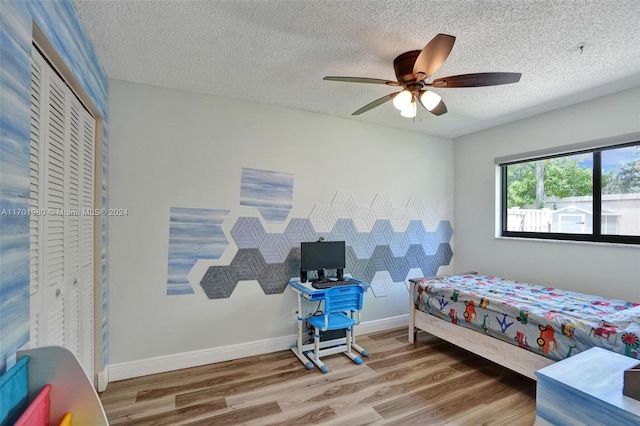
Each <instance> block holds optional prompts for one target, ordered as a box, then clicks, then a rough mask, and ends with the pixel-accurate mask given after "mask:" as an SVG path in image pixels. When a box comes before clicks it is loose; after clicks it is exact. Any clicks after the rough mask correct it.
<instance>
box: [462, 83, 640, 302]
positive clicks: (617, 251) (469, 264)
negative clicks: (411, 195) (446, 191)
mask: <svg viewBox="0 0 640 426" xmlns="http://www.w3.org/2000/svg"><path fill="white" fill-rule="evenodd" d="M638 131H640V87H635V88H632V89H629V90H626V91H623V92H618V93H615V94H612V95H608V96H604V97H601V98H597V99H594V100H590V101H588V102H584V103H580V104H577V105H574V106H571V107H567V108H562V109H559V110H556V111H552V112H549V113H545V114H541V115H538V116H535V117H532V118H528V119H525V120H520V121H517V122H514V123H511V124H508V125H504V126H500V127H496V128H492V129H488V130H485V131H482V132H478V133H474V134H470V135H466V136H463V137H460V138H458V139H456V140H455V141H454V157H455V190H454V194H455V197H454V206H455V214H454V221H455V224H456V228H455V238H456V252H455V253H456V268H457V269H459V270H469V269H471V270H477V271H479V272H483V273H488V274H494V275H497V276H501V277H504V278H513V279H518V280H523V281H527V282H531V283H535V284H543V285H547V286H551V287H560V288H564V289H567V290H576V291H581V292H585V293H592V294H596V295H601V296H605V297H612V298H622V299H626V300H633V301H640V247H638V246H633V247H631V246H621V245H617V246H616V245H610V244H595V243H591V244H585V243H571V242H549V241H531V240H526V241H522V240H513V239H501V238H496V237H495V236H496V226H495V222H496V207H495V206H496V167H495V164H494V159H495V158H497V157H502V156H507V155H513V154H518V153H524V152H529V151H535V150H538V149H545V148H550V147H555V146H562V145H569V144H573V143H580V142H585V141H590V140H596V139H601V138H608V137H614V136H617V135H624V134H629V133H634V132H638Z"/></svg>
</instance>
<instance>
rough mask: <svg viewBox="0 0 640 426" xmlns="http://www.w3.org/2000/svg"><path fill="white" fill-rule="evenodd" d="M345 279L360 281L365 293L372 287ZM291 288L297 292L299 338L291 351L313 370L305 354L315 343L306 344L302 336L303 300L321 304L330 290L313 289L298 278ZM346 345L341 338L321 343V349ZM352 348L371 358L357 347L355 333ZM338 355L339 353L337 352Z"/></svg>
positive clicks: (290, 282)
mask: <svg viewBox="0 0 640 426" xmlns="http://www.w3.org/2000/svg"><path fill="white" fill-rule="evenodd" d="M345 278H349V279H351V280H354V281H358V284H359V285H360V286H362V287H363V288H364V289H365V291H366V290H367V289H368V288H369V287H371V286H370V285H369V283H366V282H363V281H359V280H356V279H354V278H351V277H349V276H346V275H345ZM289 287H291V289H292V290H293V291H295V292H296V294H297V296H298V297H297V299H298V318H297V320H298V337H297V340H296V344H295V345H293V346H291V351H292V352H293V353H294V354H295V355H296V356H297V357H298V359H299V360H300V362H302V364H304V366H305V367H306V368H307V369H308V370H311V369H312V368H313V363H312V362H311V361H310V360H309V358H307V356H306V355H305V352H309V351H313V343H309V344H306V345H305V344H304V342H303V340H302V338H303V337H302V336H303V330H302V326H303V322H304V318H303V316H302V300H303V299H305V300H308V301H310V302H321V301H323V300H324V294H325V292H326V291H327V290H328V289H316V288H313V287H312V286H311V282H309V281H307V282H305V283H302V282H300V279H299V278H298V277H296V278H292V279H291V280H290V281H289ZM344 344H346V338H345V337H343V338H340V339H333V340H325V341H322V342H320V348H330V347H333V346H335V347H339V346H340V345H344ZM351 347H352V348H353V349H355V350H356V351H358V352H360V355H362V356H363V357H368V356H369V352H368V351H367V350H366V349H364V348H362V346H360V345H357V344H356V338H355V333H352V338H351ZM336 353H337V352H336Z"/></svg>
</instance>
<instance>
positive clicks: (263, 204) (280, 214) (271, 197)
mask: <svg viewBox="0 0 640 426" xmlns="http://www.w3.org/2000/svg"><path fill="white" fill-rule="evenodd" d="M240 205H241V206H247V207H257V208H258V210H259V211H260V214H261V215H262V217H263V218H264V220H266V221H267V222H284V221H285V220H286V219H287V216H288V215H289V212H290V211H291V208H292V206H293V175H292V174H291V173H283V172H273V171H269V170H258V169H249V168H245V167H243V168H242V178H241V180H240Z"/></svg>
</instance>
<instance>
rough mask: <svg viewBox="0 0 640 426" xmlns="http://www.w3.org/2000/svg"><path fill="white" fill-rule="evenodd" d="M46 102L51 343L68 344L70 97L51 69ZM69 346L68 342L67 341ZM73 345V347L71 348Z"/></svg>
mask: <svg viewBox="0 0 640 426" xmlns="http://www.w3.org/2000/svg"><path fill="white" fill-rule="evenodd" d="M47 80H48V82H47V83H48V84H47V85H46V86H45V87H46V90H47V96H48V99H47V103H46V104H45V108H44V110H45V123H46V132H45V135H46V136H45V150H44V153H45V156H44V164H43V166H44V167H43V169H44V188H43V189H44V191H43V196H44V197H43V200H44V209H45V210H46V214H45V215H44V229H43V234H44V235H43V237H44V253H43V254H44V271H43V272H44V278H45V282H46V287H45V289H44V290H45V296H44V300H45V307H46V309H47V330H46V331H47V334H46V337H47V342H46V344H47V345H59V346H65V343H68V342H65V308H66V306H65V298H66V296H67V294H66V293H67V292H66V291H65V290H66V288H65V287H66V285H65V255H66V254H67V253H66V251H65V248H66V247H65V246H66V238H65V216H64V214H63V212H64V209H65V191H66V189H67V187H68V182H67V180H66V178H65V157H66V155H65V145H66V143H65V132H66V126H65V124H66V123H65V109H66V103H67V101H68V99H67V96H66V90H65V89H66V87H65V85H64V83H63V82H62V80H60V78H59V77H58V76H57V75H55V74H51V73H49V75H48V79H47ZM66 346H68V345H66ZM70 349H73V348H70Z"/></svg>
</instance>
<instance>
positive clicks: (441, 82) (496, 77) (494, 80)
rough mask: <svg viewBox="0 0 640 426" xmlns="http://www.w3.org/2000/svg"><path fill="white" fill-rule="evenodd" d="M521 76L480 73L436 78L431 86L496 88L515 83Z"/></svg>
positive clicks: (508, 73)
mask: <svg viewBox="0 0 640 426" xmlns="http://www.w3.org/2000/svg"><path fill="white" fill-rule="evenodd" d="M521 76H522V74H521V73H519V72H480V73H475V74H461V75H453V76H451V77H443V78H437V79H435V80H433V83H432V84H431V85H432V86H433V87H441V88H451V87H483V86H498V85H500V84H511V83H517V82H519V81H520V77H521Z"/></svg>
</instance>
